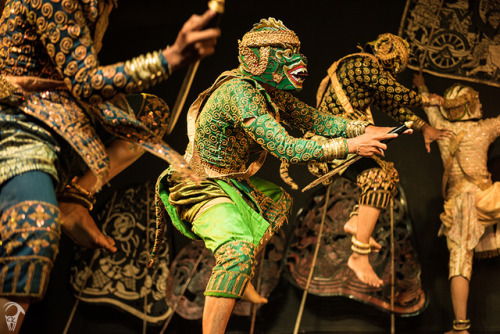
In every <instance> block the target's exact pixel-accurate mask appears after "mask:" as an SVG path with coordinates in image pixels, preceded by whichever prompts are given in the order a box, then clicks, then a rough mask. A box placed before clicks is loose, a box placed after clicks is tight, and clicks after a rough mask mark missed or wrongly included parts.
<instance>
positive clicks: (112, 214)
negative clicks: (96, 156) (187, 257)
mask: <svg viewBox="0 0 500 334" xmlns="http://www.w3.org/2000/svg"><path fill="white" fill-rule="evenodd" d="M101 203H105V204H103V205H102V206H101V207H100V208H97V209H96V210H95V219H96V221H97V222H100V223H101V224H102V230H103V233H104V234H105V235H109V236H111V237H112V238H113V239H114V240H115V242H116V247H117V248H118V252H116V253H114V254H109V253H105V252H101V251H99V250H98V251H94V250H81V251H79V252H77V253H76V254H75V260H74V262H73V265H72V267H71V278H70V283H71V287H72V289H73V292H74V294H75V297H76V298H78V299H80V300H82V301H84V302H88V303H104V304H109V305H113V306H117V307H118V308H120V309H122V310H124V311H125V312H127V313H130V314H132V315H134V316H136V317H138V318H140V319H142V320H144V321H147V322H150V323H158V322H161V321H162V320H165V319H166V318H167V317H168V316H169V314H170V312H172V310H171V309H170V308H169V306H168V305H167V304H166V301H165V298H164V297H165V287H166V286H165V285H166V281H167V279H168V276H169V266H170V259H169V256H170V247H169V244H168V243H167V244H166V245H164V247H162V248H161V252H159V253H157V254H156V257H157V260H156V265H155V266H154V267H153V268H148V267H147V263H148V259H149V253H150V250H151V246H152V244H151V241H152V240H153V237H154V235H155V222H156V220H155V218H156V215H155V207H154V187H153V186H152V185H151V183H150V182H149V181H148V182H146V183H145V184H143V185H140V186H131V187H129V188H126V189H122V190H119V191H115V192H113V193H112V194H110V195H109V198H108V199H107V200H103V201H101ZM164 238H165V235H163V236H162V240H163V239H164Z"/></svg>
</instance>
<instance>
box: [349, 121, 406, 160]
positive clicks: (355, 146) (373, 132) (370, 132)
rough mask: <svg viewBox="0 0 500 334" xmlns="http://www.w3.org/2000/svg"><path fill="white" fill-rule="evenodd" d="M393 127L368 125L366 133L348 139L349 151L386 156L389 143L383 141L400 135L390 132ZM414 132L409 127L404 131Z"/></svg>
mask: <svg viewBox="0 0 500 334" xmlns="http://www.w3.org/2000/svg"><path fill="white" fill-rule="evenodd" d="M392 129H393V128H391V127H380V126H373V125H370V126H368V127H366V129H365V133H364V134H362V135H360V136H358V137H355V138H349V139H347V145H348V146H349V153H356V154H357V155H359V156H363V157H371V156H373V155H380V156H385V153H384V151H385V150H386V149H387V145H386V144H384V143H382V142H381V141H382V140H389V139H393V138H396V137H397V136H398V135H397V134H396V133H388V132H389V131H391V130H392ZM412 132H413V131H412V130H411V129H409V130H407V131H405V132H404V133H405V134H411V133H412Z"/></svg>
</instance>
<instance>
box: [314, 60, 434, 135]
mask: <svg viewBox="0 0 500 334" xmlns="http://www.w3.org/2000/svg"><path fill="white" fill-rule="evenodd" d="M334 65H335V64H334ZM334 75H335V77H336V79H337V80H338V82H339V83H340V88H341V89H342V91H343V92H344V93H345V95H346V96H347V99H348V101H349V103H350V104H351V105H352V108H353V110H354V111H353V113H346V112H345V108H343V103H342V101H341V100H340V99H339V96H338V94H337V93H336V91H335V88H334V86H333V84H332V82H331V81H332V76H334ZM317 98H318V109H319V110H321V111H324V112H329V113H332V114H334V115H342V116H343V117H346V118H348V119H356V120H366V121H371V120H373V117H372V116H371V111H370V109H369V107H370V106H372V105H374V106H376V107H377V109H379V110H381V111H383V112H385V113H387V114H388V115H389V116H390V117H391V118H392V119H394V120H395V121H396V122H398V123H404V122H407V121H413V124H414V125H413V129H415V130H419V129H420V128H421V127H422V126H423V125H424V124H425V122H424V121H423V120H422V119H421V118H420V117H418V116H417V115H415V114H414V113H413V112H412V111H411V110H410V109H408V108H409V107H419V106H421V102H422V98H421V96H420V94H418V93H417V92H415V91H413V90H410V89H408V88H406V87H405V86H403V85H401V84H400V83H398V82H397V81H396V79H395V78H394V77H393V76H392V75H391V74H390V73H389V72H387V71H385V70H384V69H383V67H382V66H381V65H380V64H379V63H378V61H377V59H376V58H375V57H374V56H373V55H370V54H367V53H365V54H363V53H361V54H354V55H352V56H347V57H346V58H345V59H343V60H342V61H341V62H340V64H338V65H336V70H335V71H334V72H331V71H329V75H328V76H327V77H326V78H325V79H324V80H323V82H322V85H321V86H320V89H319V90H318V96H317Z"/></svg>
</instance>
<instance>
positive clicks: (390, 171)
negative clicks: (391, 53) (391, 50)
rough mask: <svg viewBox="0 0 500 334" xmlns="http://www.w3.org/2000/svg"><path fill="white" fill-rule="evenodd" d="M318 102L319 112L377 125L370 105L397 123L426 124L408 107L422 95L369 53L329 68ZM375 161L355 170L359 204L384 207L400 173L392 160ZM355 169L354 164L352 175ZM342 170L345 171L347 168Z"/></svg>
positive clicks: (317, 172) (320, 169) (315, 170)
mask: <svg viewBox="0 0 500 334" xmlns="http://www.w3.org/2000/svg"><path fill="white" fill-rule="evenodd" d="M317 104H318V110H320V111H324V112H328V113H331V114H333V115H339V116H342V117H345V118H346V119H351V120H359V121H365V122H369V123H371V124H374V121H373V115H372V113H371V110H370V107H371V106H376V107H377V109H379V110H381V111H383V112H385V113H387V114H388V115H389V116H390V117H391V118H393V119H394V120H395V121H396V122H398V123H404V122H406V121H413V128H414V129H415V130H419V129H421V128H422V126H423V125H424V124H425V122H424V121H423V120H422V119H421V118H420V117H418V116H417V115H415V114H414V113H413V112H412V111H411V110H410V109H408V107H416V106H421V104H422V97H421V96H420V94H418V93H417V92H415V91H412V90H410V89H408V88H406V87H404V86H403V85H401V84H400V83H398V82H397V81H396V79H394V77H393V76H392V75H391V73H389V72H388V71H387V70H385V69H384V67H383V66H382V65H381V64H380V63H379V60H378V59H377V58H376V57H375V56H374V55H372V54H369V53H357V54H352V55H348V56H346V57H343V58H341V59H339V60H338V61H336V62H335V63H333V64H332V66H331V67H330V68H329V69H328V76H327V77H325V78H324V79H323V81H322V82H321V84H320V87H319V88H318V93H317ZM374 161H375V163H376V165H378V166H380V168H373V167H370V168H367V169H366V170H362V169H358V170H356V173H357V174H358V177H357V183H358V186H359V187H360V188H361V190H362V193H361V197H360V202H359V204H364V205H369V206H373V207H377V208H381V209H385V208H387V205H388V203H389V200H390V198H391V196H392V194H393V192H394V190H395V189H396V186H397V184H398V183H399V175H398V172H397V170H396V169H395V168H394V165H393V163H391V162H387V161H384V160H383V159H380V158H376V159H374ZM342 163H343V161H342V160H335V161H334V162H333V163H332V164H330V165H331V168H335V167H337V166H340V165H341V164H342ZM355 168H356V166H351V167H350V169H351V170H350V173H349V174H352V172H353V171H354V170H355ZM309 170H310V171H311V172H312V173H313V174H315V175H321V174H323V173H324V172H325V171H326V170H327V167H326V166H324V165H323V166H322V165H317V166H314V165H311V166H309ZM340 173H341V174H342V173H345V169H344V170H341V172H340ZM353 179H355V178H354V177H353Z"/></svg>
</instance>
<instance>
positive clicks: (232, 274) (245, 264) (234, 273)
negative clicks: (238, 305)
mask: <svg viewBox="0 0 500 334" xmlns="http://www.w3.org/2000/svg"><path fill="white" fill-rule="evenodd" d="M254 252H255V246H254V245H253V244H252V243H250V242H245V241H234V242H228V243H227V244H225V245H223V246H221V247H220V248H219V249H218V250H217V251H216V252H215V254H214V255H215V259H216V263H215V267H214V268H213V270H212V275H211V276H210V280H209V281H208V284H207V288H206V290H205V295H206V296H216V297H231V298H238V299H239V298H241V297H242V296H243V293H244V292H245V288H246V286H247V283H248V281H249V280H250V279H251V278H252V276H253V262H254V260H255V259H254Z"/></svg>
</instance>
